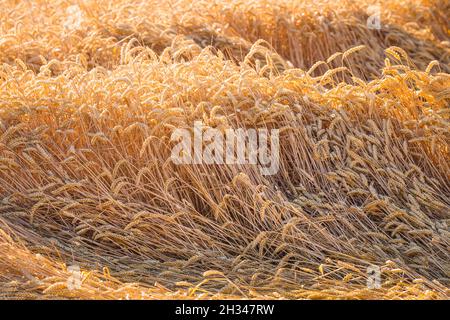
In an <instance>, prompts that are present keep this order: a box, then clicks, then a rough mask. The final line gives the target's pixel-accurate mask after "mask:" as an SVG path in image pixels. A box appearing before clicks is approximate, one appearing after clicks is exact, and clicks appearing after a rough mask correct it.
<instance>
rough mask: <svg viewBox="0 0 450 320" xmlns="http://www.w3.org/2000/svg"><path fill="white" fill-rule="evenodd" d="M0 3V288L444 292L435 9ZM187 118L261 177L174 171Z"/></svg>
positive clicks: (112, 292) (449, 30) (443, 71)
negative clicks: (272, 132) (376, 22)
mask: <svg viewBox="0 0 450 320" xmlns="http://www.w3.org/2000/svg"><path fill="white" fill-rule="evenodd" d="M373 4H378V5H379V7H380V9H381V12H380V17H381V28H380V29H371V28H368V26H367V20H368V18H369V16H370V14H368V12H367V8H368V7H369V6H370V5H373ZM0 6H1V8H2V9H1V10H0V62H1V66H0V256H1V259H0V299H448V298H449V296H450V291H449V285H450V259H449V257H450V251H449V249H450V229H449V227H450V183H449V180H450V179H449V178H450V161H449V160H450V149H449V143H450V19H449V14H450V3H449V2H448V1H446V0H420V1H419V0H390V1H385V0H380V1H370V0H357V1H350V0H348V1H347V0H340V1H331V0H330V1H328V0H316V1H288V0H250V1H245V0H212V1H210V0H208V1H206V0H199V1H187V0H179V1H174V0H169V1H164V2H161V1H153V0H150V1H144V0H126V1H124V0H112V1H111V0H100V1H91V0H73V1H66V0H53V1H45V0H34V1H13V0H0ZM198 120H201V121H203V123H204V124H205V125H207V126H209V127H213V128H217V129H218V130H221V131H224V130H226V129H228V128H238V127H239V128H266V129H274V128H277V129H279V132H280V133H279V134H280V138H279V139H280V164H279V166H280V168H279V171H278V172H277V173H276V174H274V175H269V176H264V175H261V173H260V172H259V171H258V169H257V168H256V167H255V166H253V165H238V164H236V165H218V164H201V165H176V164H174V163H173V162H172V161H171V160H170V155H171V148H172V147H173V141H171V139H170V137H171V134H172V132H173V131H174V130H175V129H177V128H186V129H189V128H192V125H193V123H194V122H195V121H198ZM73 266H77V267H79V270H80V272H81V285H79V286H77V287H75V288H73V287H72V286H71V285H70V284H71V283H72V282H71V281H72V280H73V276H74V274H73V269H72V267H73ZM370 266H378V267H379V268H380V271H381V282H382V283H381V287H380V288H375V289H373V288H368V286H367V281H368V277H369V275H368V273H367V268H368V267H370Z"/></svg>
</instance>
